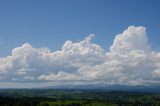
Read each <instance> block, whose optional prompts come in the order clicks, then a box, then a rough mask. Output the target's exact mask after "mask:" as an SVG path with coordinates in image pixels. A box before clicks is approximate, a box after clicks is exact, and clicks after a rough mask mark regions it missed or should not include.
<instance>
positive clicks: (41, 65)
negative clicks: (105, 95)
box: [0, 26, 160, 85]
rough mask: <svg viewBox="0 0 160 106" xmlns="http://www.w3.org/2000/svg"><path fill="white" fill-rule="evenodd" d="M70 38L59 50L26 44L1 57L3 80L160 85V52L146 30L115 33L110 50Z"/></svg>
mask: <svg viewBox="0 0 160 106" xmlns="http://www.w3.org/2000/svg"><path fill="white" fill-rule="evenodd" d="M93 38H94V35H90V36H88V37H86V38H85V39H84V40H82V41H80V42H72V41H70V40H67V41H66V42H65V43H64V45H63V46H62V49H61V50H60V51H54V52H52V51H50V50H49V49H48V48H34V47H32V45H30V44H28V43H25V44H23V45H22V46H20V47H16V48H14V49H13V50H12V55H11V56H7V57H4V58H0V81H1V82H8V81H9V82H30V83H31V82H43V83H44V82H70V83H78V82H90V83H92V82H94V83H95V82H99V83H102V84H125V85H155V84H160V52H156V51H154V50H152V48H151V47H150V46H149V45H148V38H147V35H146V29H145V28H144V27H135V26H130V27H128V29H126V30H125V31H123V33H121V34H118V35H116V37H115V39H114V41H113V45H111V47H110V51H109V52H106V51H105V50H104V49H103V48H102V47H101V46H100V45H98V44H93V43H92V42H91V41H92V39H93Z"/></svg>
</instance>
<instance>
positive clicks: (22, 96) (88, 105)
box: [0, 89, 160, 106]
mask: <svg viewBox="0 0 160 106" xmlns="http://www.w3.org/2000/svg"><path fill="white" fill-rule="evenodd" d="M0 106H160V94H158V93H157V94H155V93H142V92H124V91H104V90H77V89H70V90H62V89H61V90H58V89H57V90H55V89H1V90H0Z"/></svg>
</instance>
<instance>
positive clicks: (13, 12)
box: [0, 0, 160, 88]
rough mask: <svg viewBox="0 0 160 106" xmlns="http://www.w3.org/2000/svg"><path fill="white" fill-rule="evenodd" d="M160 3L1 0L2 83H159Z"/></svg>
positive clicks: (149, 0)
mask: <svg viewBox="0 0 160 106" xmlns="http://www.w3.org/2000/svg"><path fill="white" fill-rule="evenodd" d="M159 5H160V1H159V0H123V1H120V0H119V1H117V0H14V1H13V0H1V1H0V83H1V85H0V88H3V87H15V86H16V85H17V86H18V87H28V86H30V87H34V85H35V83H38V84H39V86H56V85H58V84H61V85H63V84H64V83H65V84H66V83H69V84H71V85H74V84H102V85H103V84H123V85H159V84H160V79H159V77H160V52H159V50H160V42H159V41H160V36H159V35H160V20H159V19H160V12H159V10H160V7H159ZM17 86H16V87H17Z"/></svg>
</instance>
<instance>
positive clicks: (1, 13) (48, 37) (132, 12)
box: [0, 0, 160, 56]
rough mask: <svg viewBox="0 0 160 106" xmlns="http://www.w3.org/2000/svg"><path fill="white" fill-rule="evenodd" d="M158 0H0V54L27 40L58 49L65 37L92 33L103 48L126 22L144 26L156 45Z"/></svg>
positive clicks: (75, 38) (159, 29) (159, 28)
mask: <svg viewBox="0 0 160 106" xmlns="http://www.w3.org/2000/svg"><path fill="white" fill-rule="evenodd" d="M159 4H160V2H159V0H123V1H121V0H14V1H13V0H1V1H0V37H1V42H3V43H1V45H0V51H1V52H0V56H7V55H9V54H11V50H12V48H15V47H17V46H21V45H22V44H23V43H25V42H28V43H30V44H32V45H33V46H34V47H48V48H50V49H51V50H53V51H55V50H59V49H61V46H62V45H63V43H64V42H65V41H66V40H68V39H69V40H73V41H79V40H82V39H83V38H84V37H86V36H88V35H89V34H95V35H96V39H94V40H93V42H95V43H97V44H100V45H101V46H102V47H103V48H104V49H105V50H108V48H109V46H111V45H112V42H113V39H114V37H115V35H116V34H118V33H121V32H122V31H123V30H124V29H126V28H127V27H128V26H130V25H135V26H145V27H146V28H147V34H148V38H149V42H150V44H151V46H153V47H154V48H155V49H158V48H160V47H159V45H160V43H159V41H160V37H159V35H160V20H159V19H160V12H159V11H160V7H159Z"/></svg>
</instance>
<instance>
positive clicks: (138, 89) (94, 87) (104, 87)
mask: <svg viewBox="0 0 160 106" xmlns="http://www.w3.org/2000/svg"><path fill="white" fill-rule="evenodd" d="M44 89H80V90H105V91H133V92H153V93H160V86H143V85H137V86H126V85H92V84H91V85H74V86H73V85H72V86H70V85H68V86H66V85H65V86H50V87H45V88H44Z"/></svg>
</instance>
